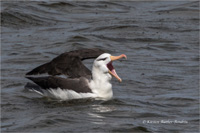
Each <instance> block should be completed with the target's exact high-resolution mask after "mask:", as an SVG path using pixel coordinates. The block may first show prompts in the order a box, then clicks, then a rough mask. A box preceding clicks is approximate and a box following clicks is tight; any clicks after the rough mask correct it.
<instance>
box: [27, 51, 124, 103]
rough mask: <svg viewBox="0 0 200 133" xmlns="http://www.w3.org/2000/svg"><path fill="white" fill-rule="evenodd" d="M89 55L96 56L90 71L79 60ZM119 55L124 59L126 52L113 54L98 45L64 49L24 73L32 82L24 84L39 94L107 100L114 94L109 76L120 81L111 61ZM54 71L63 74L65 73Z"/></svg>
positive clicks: (55, 97)
mask: <svg viewBox="0 0 200 133" xmlns="http://www.w3.org/2000/svg"><path fill="white" fill-rule="evenodd" d="M92 58H96V59H95V60H94V63H93V67H92V72H91V71H90V70H89V69H88V68H87V67H86V66H84V64H83V63H82V61H83V60H85V59H92ZM121 58H126V59H127V57H126V55H125V54H121V55H119V56H112V55H111V54H109V53H105V52H104V51H103V50H101V49H81V50H75V51H70V52H65V53H63V54H61V55H59V56H57V57H56V58H54V59H53V60H51V61H50V62H47V63H45V64H43V65H40V66H38V67H36V68H35V69H33V70H31V71H30V72H28V73H26V78H28V79H29V80H31V81H33V82H34V83H30V82H28V83H27V84H26V86H25V88H27V89H29V90H31V91H34V92H36V93H38V94H40V95H42V96H45V97H50V98H53V99H58V100H62V101H67V100H72V99H82V98H94V99H96V100H109V99H111V98H112V97H113V91H112V84H111V79H112V76H113V77H115V78H116V79H117V80H118V81H119V82H122V79H121V78H120V77H119V76H118V75H117V73H116V70H115V68H114V67H113V65H112V63H113V61H115V60H119V59H121ZM44 73H48V74H49V75H48V76H42V77H35V76H28V75H38V74H44ZM57 75H65V76H66V77H60V76H57Z"/></svg>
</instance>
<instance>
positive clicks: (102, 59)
mask: <svg viewBox="0 0 200 133" xmlns="http://www.w3.org/2000/svg"><path fill="white" fill-rule="evenodd" d="M106 59H107V57H106V58H101V59H98V60H97V61H104V60H106Z"/></svg>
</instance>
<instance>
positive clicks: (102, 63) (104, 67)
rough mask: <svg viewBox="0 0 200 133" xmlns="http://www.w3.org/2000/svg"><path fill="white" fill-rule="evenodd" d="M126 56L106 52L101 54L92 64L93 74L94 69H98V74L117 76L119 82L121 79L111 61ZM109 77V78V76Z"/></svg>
mask: <svg viewBox="0 0 200 133" xmlns="http://www.w3.org/2000/svg"><path fill="white" fill-rule="evenodd" d="M123 57H124V58H127V57H126V55H124V54H122V55H120V56H111V55H110V54H108V53H104V54H101V55H100V56H99V57H98V58H97V59H96V60H95V61H94V64H93V76H97V75H94V72H95V71H98V74H100V73H101V74H104V75H110V77H111V75H112V76H114V77H115V78H117V79H118V80H119V81H120V82H121V81H122V80H121V78H120V77H119V76H118V75H117V73H116V71H115V69H114V67H113V65H112V61H114V60H118V59H121V58H123ZM93 78H94V77H93ZM110 79H111V78H110Z"/></svg>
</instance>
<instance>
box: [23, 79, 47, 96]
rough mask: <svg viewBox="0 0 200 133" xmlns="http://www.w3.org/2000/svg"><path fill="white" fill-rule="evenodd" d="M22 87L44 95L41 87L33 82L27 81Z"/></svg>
mask: <svg viewBox="0 0 200 133" xmlns="http://www.w3.org/2000/svg"><path fill="white" fill-rule="evenodd" d="M24 88H25V89H27V90H28V91H32V92H36V93H37V94H40V95H42V96H44V92H43V90H42V89H41V87H40V86H38V85H36V84H33V83H30V82H28V83H27V84H26V85H25V86H24Z"/></svg>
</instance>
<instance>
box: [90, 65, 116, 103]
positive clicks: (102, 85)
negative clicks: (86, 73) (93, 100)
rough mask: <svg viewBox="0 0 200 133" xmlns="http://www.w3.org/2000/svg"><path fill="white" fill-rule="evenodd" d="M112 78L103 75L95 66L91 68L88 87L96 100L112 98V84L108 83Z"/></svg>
mask: <svg viewBox="0 0 200 133" xmlns="http://www.w3.org/2000/svg"><path fill="white" fill-rule="evenodd" d="M111 78H112V76H111V75H110V74H109V73H104V72H102V71H101V70H99V69H98V68H96V67H95V66H93V68H92V80H91V81H90V83H89V85H90V88H91V89H92V92H93V93H95V94H96V95H97V97H98V98H97V99H102V100H109V99H111V98H112V96H113V92H112V84H111V83H110V80H111Z"/></svg>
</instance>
